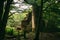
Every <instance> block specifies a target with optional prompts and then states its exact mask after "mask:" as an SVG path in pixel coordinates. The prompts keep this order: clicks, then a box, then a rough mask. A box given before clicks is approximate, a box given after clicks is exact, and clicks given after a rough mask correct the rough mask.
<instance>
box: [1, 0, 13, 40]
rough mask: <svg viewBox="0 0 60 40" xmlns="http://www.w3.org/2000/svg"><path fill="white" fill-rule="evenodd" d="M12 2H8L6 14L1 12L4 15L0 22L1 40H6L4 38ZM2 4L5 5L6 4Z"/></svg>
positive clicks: (9, 0) (10, 0)
mask: <svg viewBox="0 0 60 40" xmlns="http://www.w3.org/2000/svg"><path fill="white" fill-rule="evenodd" d="M12 1H13V0H7V4H6V6H5V12H4V11H3V10H1V11H3V12H4V13H3V17H2V19H1V22H0V40H4V37H5V27H6V24H7V19H8V14H9V9H10V5H11V3H12ZM2 4H4V2H3V3H2ZM2 7H4V6H2Z"/></svg>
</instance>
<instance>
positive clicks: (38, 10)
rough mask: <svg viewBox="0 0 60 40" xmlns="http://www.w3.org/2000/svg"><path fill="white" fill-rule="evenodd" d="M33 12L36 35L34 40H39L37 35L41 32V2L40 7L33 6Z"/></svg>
mask: <svg viewBox="0 0 60 40" xmlns="http://www.w3.org/2000/svg"><path fill="white" fill-rule="evenodd" d="M33 7H35V8H34V11H35V26H36V34H35V39H34V40H39V34H40V32H42V28H43V25H42V9H43V0H41V5H40V6H38V5H36V6H33Z"/></svg>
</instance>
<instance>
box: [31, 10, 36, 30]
mask: <svg viewBox="0 0 60 40" xmlns="http://www.w3.org/2000/svg"><path fill="white" fill-rule="evenodd" d="M34 30H35V22H34V10H32V31H34Z"/></svg>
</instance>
